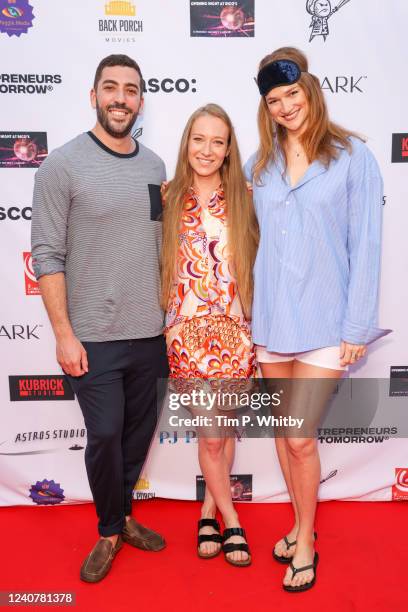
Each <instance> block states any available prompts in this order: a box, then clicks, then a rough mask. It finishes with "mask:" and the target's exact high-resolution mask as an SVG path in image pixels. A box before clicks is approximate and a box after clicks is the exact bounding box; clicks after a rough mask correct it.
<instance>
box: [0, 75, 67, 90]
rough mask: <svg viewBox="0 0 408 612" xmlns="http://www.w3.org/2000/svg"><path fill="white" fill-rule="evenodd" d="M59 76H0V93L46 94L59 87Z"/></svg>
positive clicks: (60, 80) (60, 79)
mask: <svg viewBox="0 0 408 612" xmlns="http://www.w3.org/2000/svg"><path fill="white" fill-rule="evenodd" d="M61 83H62V77H61V75H60V74H12V73H3V74H0V93H3V94H4V93H6V94H7V93H9V94H46V93H49V92H50V91H53V90H54V85H60V84H61Z"/></svg>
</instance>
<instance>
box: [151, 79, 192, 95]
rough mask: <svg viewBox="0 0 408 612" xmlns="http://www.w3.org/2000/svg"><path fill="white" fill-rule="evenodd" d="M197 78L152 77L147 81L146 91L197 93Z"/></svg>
mask: <svg viewBox="0 0 408 612" xmlns="http://www.w3.org/2000/svg"><path fill="white" fill-rule="evenodd" d="M196 85H197V79H187V78H185V77H181V78H172V77H165V78H163V79H159V78H151V79H148V80H147V81H146V82H145V87H144V92H145V93H146V92H149V93H158V92H163V93H174V92H177V93H187V92H189V91H190V92H191V93H196V91H197V87H196Z"/></svg>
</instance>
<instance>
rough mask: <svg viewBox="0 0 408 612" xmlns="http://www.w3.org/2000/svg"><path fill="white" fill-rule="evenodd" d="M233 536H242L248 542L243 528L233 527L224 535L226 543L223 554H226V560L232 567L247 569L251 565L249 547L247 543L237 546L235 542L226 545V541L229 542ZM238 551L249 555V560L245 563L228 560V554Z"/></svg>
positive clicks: (226, 530) (223, 546)
mask: <svg viewBox="0 0 408 612" xmlns="http://www.w3.org/2000/svg"><path fill="white" fill-rule="evenodd" d="M231 536H241V537H243V538H244V539H245V540H246V535H245V530H244V529H242V527H231V528H230V529H225V530H224V533H223V534H222V537H223V540H224V543H223V545H222V552H223V553H224V556H225V560H226V561H227V562H228V563H230V564H231V565H236V566H237V567H246V566H248V565H251V561H252V559H251V553H250V551H249V546H248V544H247V543H246V542H241V543H239V544H235V543H234V542H229V543H228V544H226V543H225V540H228V539H229V538H230V537H231ZM237 550H242V551H243V552H246V553H248V558H247V559H245V561H234V560H233V559H229V558H228V556H227V555H228V553H232V552H235V551H237Z"/></svg>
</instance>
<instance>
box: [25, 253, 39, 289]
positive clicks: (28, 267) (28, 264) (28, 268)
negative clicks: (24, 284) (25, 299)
mask: <svg viewBox="0 0 408 612" xmlns="http://www.w3.org/2000/svg"><path fill="white" fill-rule="evenodd" d="M24 270H25V273H26V275H27V276H28V278H29V279H30V280H31V281H32V282H33V283H36V282H37V279H36V277H35V274H34V270H33V258H32V256H31V253H27V254H26V255H25V257H24Z"/></svg>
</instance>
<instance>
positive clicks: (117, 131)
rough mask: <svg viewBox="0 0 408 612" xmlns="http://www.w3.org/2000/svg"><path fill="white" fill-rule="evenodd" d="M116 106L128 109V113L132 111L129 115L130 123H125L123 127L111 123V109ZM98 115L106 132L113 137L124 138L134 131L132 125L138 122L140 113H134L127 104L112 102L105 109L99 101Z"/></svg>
mask: <svg viewBox="0 0 408 612" xmlns="http://www.w3.org/2000/svg"><path fill="white" fill-rule="evenodd" d="M114 108H117V109H118V110H126V111H127V112H128V113H130V114H129V115H128V116H127V118H128V123H124V124H123V126H122V127H120V126H118V127H116V126H115V127H114V126H113V125H112V123H111V119H110V116H109V111H110V110H112V109H114ZM96 116H97V119H98V122H99V123H100V124H101V126H102V127H103V129H104V130H105V132H107V133H108V134H109V136H112V137H113V138H124V137H125V136H127V135H128V134H130V132H131V131H132V127H133V126H134V124H135V122H136V119H137V116H138V113H132V111H131V110H130V109H129V108H128V107H127V106H126V104H111V105H110V106H108V107H107V109H106V110H105V109H103V108H101V107H100V106H99V104H98V102H96Z"/></svg>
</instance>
